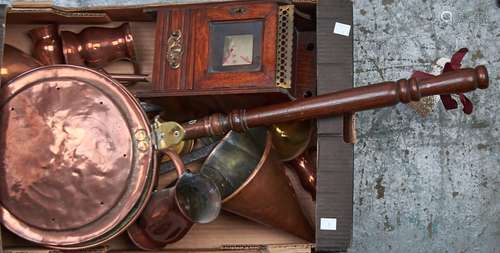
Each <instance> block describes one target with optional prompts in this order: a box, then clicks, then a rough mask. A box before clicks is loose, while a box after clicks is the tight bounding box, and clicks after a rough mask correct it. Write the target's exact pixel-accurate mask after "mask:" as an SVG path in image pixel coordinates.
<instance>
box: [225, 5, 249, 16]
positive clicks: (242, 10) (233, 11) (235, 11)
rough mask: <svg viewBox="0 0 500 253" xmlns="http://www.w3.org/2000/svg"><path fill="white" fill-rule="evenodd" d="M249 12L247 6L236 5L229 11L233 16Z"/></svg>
mask: <svg viewBox="0 0 500 253" xmlns="http://www.w3.org/2000/svg"><path fill="white" fill-rule="evenodd" d="M246 12H247V9H246V8H245V7H235V8H231V9H230V10H229V13H230V14H231V15H233V16H235V15H244V14H245V13H246Z"/></svg>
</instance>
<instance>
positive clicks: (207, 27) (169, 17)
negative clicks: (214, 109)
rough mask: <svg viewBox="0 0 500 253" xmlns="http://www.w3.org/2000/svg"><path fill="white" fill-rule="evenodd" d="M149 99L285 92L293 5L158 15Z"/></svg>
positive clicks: (197, 8) (196, 8) (188, 9)
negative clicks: (152, 97)
mask: <svg viewBox="0 0 500 253" xmlns="http://www.w3.org/2000/svg"><path fill="white" fill-rule="evenodd" d="M156 29H157V30H156V36H157V39H156V44H155V52H156V54H155V59H154V69H153V87H152V94H154V96H183V95H216V94H244V93H263V92H266V93H268V92H271V93H272V92H285V93H286V91H285V90H286V89H289V88H290V86H291V70H292V66H291V65H292V63H291V61H292V55H291V54H292V45H293V5H280V3H279V2H277V1H248V2H238V3H226V4H217V5H188V6H184V7H178V8H159V9H157V26H156Z"/></svg>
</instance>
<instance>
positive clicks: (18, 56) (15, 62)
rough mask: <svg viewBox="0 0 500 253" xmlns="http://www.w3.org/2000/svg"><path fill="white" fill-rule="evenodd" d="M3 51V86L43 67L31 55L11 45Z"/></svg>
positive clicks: (6, 46)
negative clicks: (13, 79) (15, 78)
mask: <svg viewBox="0 0 500 253" xmlns="http://www.w3.org/2000/svg"><path fill="white" fill-rule="evenodd" d="M3 50H4V51H3V65H2V69H1V71H0V75H1V78H2V83H3V84H5V83H7V82H9V81H10V80H11V79H12V78H14V77H16V76H18V75H19V74H21V73H24V72H26V71H28V70H30V69H33V68H36V67H40V66H42V65H43V64H42V63H41V62H39V61H37V60H35V59H34V58H33V57H31V56H30V55H28V54H26V53H24V52H23V51H21V50H19V49H17V48H15V47H13V46H11V45H8V44H5V45H4V49H3Z"/></svg>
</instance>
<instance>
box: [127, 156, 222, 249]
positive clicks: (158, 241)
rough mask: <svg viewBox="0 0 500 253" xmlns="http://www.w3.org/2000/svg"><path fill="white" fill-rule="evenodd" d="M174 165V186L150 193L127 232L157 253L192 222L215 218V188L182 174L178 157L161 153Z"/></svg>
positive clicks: (197, 177)
mask: <svg viewBox="0 0 500 253" xmlns="http://www.w3.org/2000/svg"><path fill="white" fill-rule="evenodd" d="M164 152H165V154H167V155H168V156H169V157H170V159H171V160H172V162H173V163H174V164H175V167H176V171H177V174H178V175H179V179H178V180H177V183H176V184H175V186H174V187H170V188H166V189H162V190H158V191H156V192H153V194H152V197H151V199H150V201H149V202H148V204H147V206H146V208H145V209H144V211H143V212H142V214H141V216H140V217H139V219H138V220H137V221H136V222H134V223H133V224H131V225H130V226H129V227H128V229H127V233H128V235H129V238H130V239H131V240H132V242H133V243H134V244H135V245H136V246H137V247H139V248H141V249H144V250H157V249H161V248H163V247H165V246H166V245H167V244H169V243H173V242H176V241H178V240H180V239H182V238H183V237H184V236H185V235H186V233H187V232H188V231H189V230H190V229H191V227H192V226H193V224H194V223H209V222H211V221H213V220H214V219H215V218H217V216H218V215H219V211H220V208H221V196H220V193H219V191H218V188H217V186H216V185H215V184H214V183H212V181H210V180H209V179H208V178H206V177H205V176H204V175H201V174H195V173H191V172H189V171H185V169H184V165H183V163H182V160H181V158H180V157H179V156H178V155H177V154H176V153H175V152H174V151H171V150H166V151H164Z"/></svg>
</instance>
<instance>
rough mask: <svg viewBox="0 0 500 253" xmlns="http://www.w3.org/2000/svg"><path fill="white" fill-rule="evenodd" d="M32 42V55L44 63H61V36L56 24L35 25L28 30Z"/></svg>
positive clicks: (62, 57)
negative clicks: (35, 26)
mask: <svg viewBox="0 0 500 253" xmlns="http://www.w3.org/2000/svg"><path fill="white" fill-rule="evenodd" d="M28 35H29V37H30V38H31V41H32V42H33V50H32V55H33V57H34V58H35V59H37V60H38V61H40V62H41V63H42V64H44V65H53V64H63V63H64V56H63V53H62V46H61V38H59V34H58V26H57V25H46V26H42V27H37V28H35V29H32V30H30V31H29V32H28Z"/></svg>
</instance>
